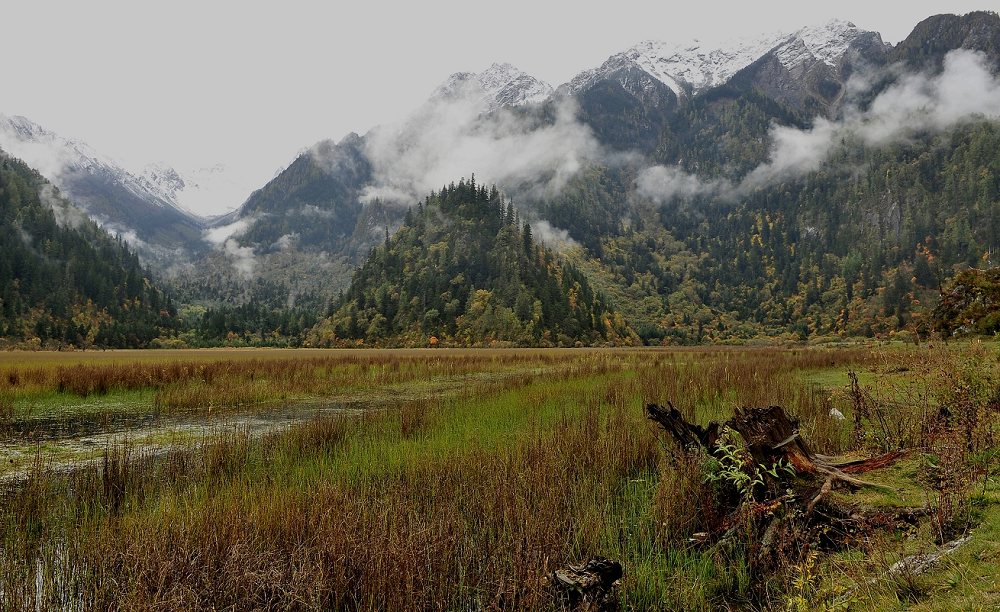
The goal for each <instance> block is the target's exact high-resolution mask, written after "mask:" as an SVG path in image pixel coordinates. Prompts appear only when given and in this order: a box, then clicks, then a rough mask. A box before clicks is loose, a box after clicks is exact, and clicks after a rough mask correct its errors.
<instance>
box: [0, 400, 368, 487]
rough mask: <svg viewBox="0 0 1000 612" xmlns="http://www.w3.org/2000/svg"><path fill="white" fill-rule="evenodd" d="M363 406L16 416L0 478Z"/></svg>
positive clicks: (266, 429) (3, 448) (4, 437)
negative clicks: (113, 451)
mask: <svg viewBox="0 0 1000 612" xmlns="http://www.w3.org/2000/svg"><path fill="white" fill-rule="evenodd" d="M362 409H365V407H364V406H362V405H360V404H347V403H344V402H336V403H331V402H322V403H320V402H312V403H301V404H296V405H283V406H271V407H261V408H259V409H257V410H252V411H247V412H240V413H224V414H218V415H211V414H206V413H204V412H197V413H195V412H192V413H190V414H177V413H172V414H169V415H160V414H156V413H132V412H101V413H96V414H74V415H45V416H36V417H31V418H25V419H18V420H14V421H12V422H11V423H9V424H8V426H7V427H6V428H5V431H4V432H3V433H0V483H5V484H8V485H10V484H14V483H17V482H19V481H22V480H24V479H26V478H27V477H28V475H29V474H30V473H31V471H32V470H37V469H46V470H54V471H69V470H72V469H74V468H77V467H82V466H85V465H89V464H92V463H93V462H95V461H98V460H100V458H101V457H102V456H103V454H104V452H105V450H106V449H108V448H110V447H112V446H114V445H116V444H121V443H124V442H127V443H128V444H129V446H130V448H131V449H132V450H133V451H134V452H135V454H136V455H142V456H153V455H158V454H161V453H165V452H167V451H168V450H170V449H172V448H176V447H178V446H180V445H186V444H192V443H196V442H198V441H199V440H204V439H208V438H210V437H217V436H219V435H220V434H222V433H225V432H226V431H239V432H243V433H248V434H250V435H251V436H252V437H260V436H262V435H264V434H267V433H271V432H274V431H278V430H281V429H285V428H288V427H292V426H294V425H297V424H300V423H304V422H306V421H309V420H311V419H314V418H316V417H318V416H323V415H329V414H334V413H343V412H350V411H358V410H362Z"/></svg>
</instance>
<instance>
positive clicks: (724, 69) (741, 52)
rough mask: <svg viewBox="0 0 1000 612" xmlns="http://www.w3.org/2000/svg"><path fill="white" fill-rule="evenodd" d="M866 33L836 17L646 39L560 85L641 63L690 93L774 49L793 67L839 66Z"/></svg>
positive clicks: (573, 85)
mask: <svg viewBox="0 0 1000 612" xmlns="http://www.w3.org/2000/svg"><path fill="white" fill-rule="evenodd" d="M864 33H865V32H864V31H863V30H860V29H858V27H857V26H855V25H854V24H853V23H850V22H848V21H843V20H832V21H829V22H826V23H823V24H820V25H815V26H808V27H805V28H802V29H800V30H797V31H795V32H792V33H788V32H774V33H771V34H766V35H763V36H760V37H757V38H746V39H735V40H732V41H729V42H727V43H723V44H721V45H710V44H706V43H703V42H702V41H699V40H693V41H690V42H686V43H675V42H663V41H656V40H647V41H643V42H641V43H639V44H637V45H635V46H634V47H632V48H630V49H627V50H625V51H622V52H620V53H617V54H615V55H612V56H611V57H610V58H608V60H607V61H606V62H605V63H604V64H603V65H601V67H600V68H596V69H593V70H588V71H585V72H583V73H581V74H579V75H578V76H577V77H576V78H574V79H573V80H572V81H570V82H569V83H568V84H566V85H564V86H563V87H562V88H561V89H568V90H569V92H570V93H576V92H578V91H581V90H583V89H585V88H587V87H588V86H590V85H591V84H592V83H594V82H596V81H598V80H600V79H603V78H606V77H607V76H608V75H611V74H613V73H615V72H617V71H619V70H621V69H623V68H628V67H637V68H639V69H640V70H642V71H643V72H645V73H646V74H648V75H650V76H651V77H653V78H654V79H656V80H657V81H659V82H661V83H663V84H664V85H666V86H667V87H669V88H670V89H671V90H672V91H673V92H674V93H675V94H676V95H677V96H678V97H680V98H685V97H691V96H695V95H698V94H699V93H701V92H703V91H706V90H708V89H711V88H713V87H717V86H719V85H722V84H724V83H726V82H727V81H729V79H731V78H732V77H733V76H734V75H735V74H736V73H737V72H739V71H741V70H743V69H744V68H746V67H747V66H750V65H751V64H753V63H754V62H756V61H757V60H759V59H760V58H762V57H764V56H765V55H767V54H768V53H771V52H774V53H775V54H776V56H777V58H778V60H779V61H780V62H781V63H782V65H784V66H785V68H788V69H789V70H791V69H793V68H795V67H797V66H800V65H802V64H803V63H805V62H807V61H820V62H824V63H826V64H828V65H830V66H835V65H836V64H837V62H838V61H839V60H840V58H841V57H843V55H844V53H845V52H846V51H847V49H848V48H849V47H850V45H851V43H852V42H854V41H855V40H856V39H857V38H858V37H859V36H861V35H862V34H864Z"/></svg>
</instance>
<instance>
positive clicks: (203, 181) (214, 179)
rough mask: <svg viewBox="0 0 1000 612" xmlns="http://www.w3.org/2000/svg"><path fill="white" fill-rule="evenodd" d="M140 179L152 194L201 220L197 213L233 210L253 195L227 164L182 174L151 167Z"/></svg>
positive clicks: (169, 168) (162, 166)
mask: <svg viewBox="0 0 1000 612" xmlns="http://www.w3.org/2000/svg"><path fill="white" fill-rule="evenodd" d="M137 178H138V179H139V181H140V182H141V183H142V184H143V186H144V187H146V189H147V190H148V191H149V192H151V193H154V194H157V195H158V197H160V198H161V199H163V200H164V201H167V202H170V203H171V204H172V205H174V206H175V207H177V208H179V209H181V210H183V211H185V212H187V213H189V214H191V215H194V216H199V215H198V213H197V212H195V211H212V210H220V209H224V208H226V207H228V208H229V209H230V210H233V209H235V208H236V207H238V206H239V205H240V204H242V203H243V202H244V201H245V200H246V199H247V196H249V195H250V192H251V191H252V188H248V187H247V186H246V181H244V180H241V179H240V178H239V177H237V176H235V174H234V171H233V170H232V169H230V168H228V167H227V166H226V165H225V164H213V165H210V166H203V167H196V168H191V169H183V170H180V169H177V168H176V167H174V166H170V165H168V164H165V163H162V162H161V163H155V164H148V165H147V166H145V167H144V168H143V169H142V171H141V172H140V173H139V174H138V176H137ZM202 216H203V215H202Z"/></svg>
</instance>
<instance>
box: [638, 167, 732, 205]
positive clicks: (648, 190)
mask: <svg viewBox="0 0 1000 612" xmlns="http://www.w3.org/2000/svg"><path fill="white" fill-rule="evenodd" d="M732 189H733V186H732V183H730V182H729V181H727V180H722V179H719V180H711V181H703V180H702V179H700V178H698V177H697V176H696V175H694V174H690V173H688V172H685V171H683V170H681V169H680V168H678V167H677V166H651V167H649V168H646V169H645V170H643V171H642V172H640V173H639V176H638V178H637V179H636V191H637V192H638V193H639V195H641V196H643V197H646V198H649V199H650V200H652V201H654V202H656V203H657V204H665V203H667V202H670V201H672V200H674V199H677V198H693V197H696V196H705V195H720V194H725V193H729V192H731V191H732Z"/></svg>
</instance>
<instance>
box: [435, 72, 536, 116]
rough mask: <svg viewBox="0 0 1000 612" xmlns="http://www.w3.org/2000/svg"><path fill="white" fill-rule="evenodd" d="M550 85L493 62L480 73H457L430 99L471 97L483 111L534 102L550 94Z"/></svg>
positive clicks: (439, 87) (440, 86)
mask: <svg viewBox="0 0 1000 612" xmlns="http://www.w3.org/2000/svg"><path fill="white" fill-rule="evenodd" d="M552 91H553V90H552V86H551V85H549V84H548V83H546V82H544V81H540V80H539V79H536V78H535V77H533V76H531V75H530V74H528V73H526V72H524V71H522V70H519V69H518V68H516V67H515V66H512V65H511V64H493V65H492V66H490V67H489V68H487V69H486V70H484V71H482V72H480V73H474V72H456V73H455V74H453V75H451V76H450V77H448V79H447V80H446V81H445V82H444V83H442V84H441V85H439V86H438V88H437V89H436V90H434V93H433V94H431V100H432V101H433V100H436V99H442V98H444V99H448V98H453V97H458V96H470V97H473V98H475V99H477V100H478V101H479V102H480V105H481V107H482V109H483V111H484V112H492V111H495V110H497V109H500V108H503V107H510V106H522V105H525V104H537V103H539V102H543V101H545V99H546V98H548V97H549V96H550V95H552Z"/></svg>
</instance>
